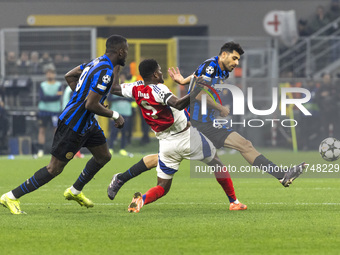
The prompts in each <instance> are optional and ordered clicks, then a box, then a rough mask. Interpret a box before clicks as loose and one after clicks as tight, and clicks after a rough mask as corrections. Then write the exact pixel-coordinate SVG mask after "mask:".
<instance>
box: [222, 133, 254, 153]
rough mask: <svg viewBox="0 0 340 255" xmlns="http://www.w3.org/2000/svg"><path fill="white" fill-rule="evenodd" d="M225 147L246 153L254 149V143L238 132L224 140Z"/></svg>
mask: <svg viewBox="0 0 340 255" xmlns="http://www.w3.org/2000/svg"><path fill="white" fill-rule="evenodd" d="M224 147H227V148H231V149H235V150H238V151H244V150H248V149H251V148H253V145H252V143H251V142H250V141H249V140H247V139H246V138H244V137H243V136H241V135H240V134H239V133H237V132H232V133H231V134H230V135H228V137H227V138H226V139H225V140H224Z"/></svg>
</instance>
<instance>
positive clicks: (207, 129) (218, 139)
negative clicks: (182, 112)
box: [190, 120, 234, 149]
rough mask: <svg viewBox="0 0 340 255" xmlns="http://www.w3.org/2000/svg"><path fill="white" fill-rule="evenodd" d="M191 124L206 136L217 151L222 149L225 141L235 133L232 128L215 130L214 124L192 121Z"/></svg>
mask: <svg viewBox="0 0 340 255" xmlns="http://www.w3.org/2000/svg"><path fill="white" fill-rule="evenodd" d="M190 122H191V124H192V125H193V126H194V127H195V128H197V129H198V131H200V132H201V133H202V134H204V135H205V136H206V137H208V139H209V140H210V141H211V142H212V143H213V144H214V146H215V147H216V149H220V148H222V147H223V146H224V141H225V139H227V137H228V136H229V135H230V134H231V133H232V132H234V130H233V129H231V128H226V127H225V126H223V127H222V128H215V127H214V126H213V123H212V122H199V121H195V120H190Z"/></svg>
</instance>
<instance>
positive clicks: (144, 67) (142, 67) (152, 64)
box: [138, 59, 158, 79]
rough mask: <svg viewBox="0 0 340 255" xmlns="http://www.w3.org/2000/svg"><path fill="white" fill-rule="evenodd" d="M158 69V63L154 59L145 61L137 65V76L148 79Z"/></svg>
mask: <svg viewBox="0 0 340 255" xmlns="http://www.w3.org/2000/svg"><path fill="white" fill-rule="evenodd" d="M157 68H158V63H157V61H156V60H154V59H145V60H143V61H142V62H140V64H139V67H138V69H139V74H140V75H141V76H142V78H143V79H147V78H149V77H150V76H151V75H152V74H153V73H154V72H156V70H157Z"/></svg>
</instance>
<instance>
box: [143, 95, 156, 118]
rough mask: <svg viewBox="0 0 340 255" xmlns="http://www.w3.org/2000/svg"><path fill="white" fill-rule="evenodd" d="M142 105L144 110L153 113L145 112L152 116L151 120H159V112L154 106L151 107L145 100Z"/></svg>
mask: <svg viewBox="0 0 340 255" xmlns="http://www.w3.org/2000/svg"><path fill="white" fill-rule="evenodd" d="M140 104H141V105H142V106H143V108H145V109H147V110H149V111H152V113H149V112H145V114H146V115H148V116H151V118H153V119H158V116H157V115H156V113H157V110H156V109H155V108H154V107H153V106H151V105H150V104H149V103H148V102H147V101H145V100H143V101H142V102H141V103H140Z"/></svg>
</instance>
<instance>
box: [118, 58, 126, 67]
mask: <svg viewBox="0 0 340 255" xmlns="http://www.w3.org/2000/svg"><path fill="white" fill-rule="evenodd" d="M117 64H118V65H120V66H125V59H118V61H117Z"/></svg>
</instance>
